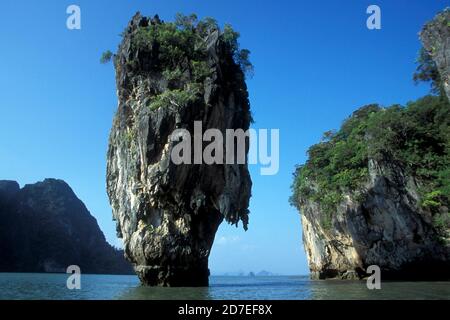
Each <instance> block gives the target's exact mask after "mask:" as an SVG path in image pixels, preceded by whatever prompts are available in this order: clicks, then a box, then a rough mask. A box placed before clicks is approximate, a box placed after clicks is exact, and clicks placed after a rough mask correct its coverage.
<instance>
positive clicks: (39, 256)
mask: <svg viewBox="0 0 450 320" xmlns="http://www.w3.org/2000/svg"><path fill="white" fill-rule="evenodd" d="M123 255H124V254H123V251H122V250H118V249H116V248H114V247H112V246H111V245H110V244H109V243H108V242H107V241H106V239H105V236H104V235H103V233H102V231H101V230H100V228H99V226H98V224H97V221H96V219H95V218H94V217H93V216H92V215H91V214H90V213H89V211H88V209H87V208H86V206H85V205H84V204H83V202H82V201H81V200H80V199H78V198H77V196H76V195H75V193H74V192H73V191H72V189H71V188H70V187H69V185H68V184H67V183H65V182H64V181H62V180H56V179H46V180H45V181H43V182H38V183H36V184H30V185H26V186H25V187H23V188H22V189H21V188H20V186H19V184H18V183H17V182H15V181H4V180H0V272H43V273H47V272H49V273H61V272H66V270H67V267H68V266H70V265H78V266H79V267H80V269H81V272H82V273H88V274H89V273H93V274H133V273H134V272H133V270H132V267H131V265H130V263H128V262H127V261H126V260H125V259H124V256H123Z"/></svg>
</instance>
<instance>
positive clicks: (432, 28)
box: [420, 8, 450, 99]
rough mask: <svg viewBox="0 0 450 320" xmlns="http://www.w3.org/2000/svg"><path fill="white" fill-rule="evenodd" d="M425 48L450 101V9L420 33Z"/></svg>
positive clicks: (439, 15)
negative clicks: (434, 64)
mask: <svg viewBox="0 0 450 320" xmlns="http://www.w3.org/2000/svg"><path fill="white" fill-rule="evenodd" d="M420 38H421V40H422V43H423V46H424V48H425V49H426V50H427V52H428V53H429V54H430V55H431V57H432V58H433V60H434V62H435V63H436V66H437V68H438V70H439V73H440V75H441V79H442V84H443V86H444V90H445V93H446V94H447V97H448V98H449V99H450V76H449V75H450V8H447V9H445V10H444V11H443V12H441V13H440V14H438V15H437V16H436V17H435V18H434V19H433V20H432V21H430V22H429V23H427V24H426V25H425V26H424V27H423V29H422V31H421V32H420Z"/></svg>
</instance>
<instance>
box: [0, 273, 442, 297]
mask: <svg viewBox="0 0 450 320" xmlns="http://www.w3.org/2000/svg"><path fill="white" fill-rule="evenodd" d="M67 277H68V275H65V274H17V273H15V274H1V273H0V299H58V300H66V299H84V300H90V299H101V300H103V299H127V300H129V299H131V300H135V299H158V300H172V299H184V300H205V299H224V300H226V299H245V300H254V299H260V300H265V299H273V300H305V299H450V282H382V285H381V290H368V289H367V287H366V284H365V282H363V281H333V280H330V281H311V280H309V279H308V277H306V276H292V277H289V276H279V277H211V281H210V282H211V285H210V287H209V288H153V287H142V286H140V285H139V281H138V279H137V277H135V276H110V275H82V278H81V290H68V289H67V287H66V280H67Z"/></svg>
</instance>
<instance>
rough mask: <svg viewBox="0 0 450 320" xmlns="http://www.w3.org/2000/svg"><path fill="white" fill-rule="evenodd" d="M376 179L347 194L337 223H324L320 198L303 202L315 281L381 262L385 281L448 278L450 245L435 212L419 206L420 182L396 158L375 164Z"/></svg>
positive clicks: (357, 273) (359, 273) (356, 274)
mask: <svg viewBox="0 0 450 320" xmlns="http://www.w3.org/2000/svg"><path fill="white" fill-rule="evenodd" d="M369 175H370V179H369V181H368V182H367V184H366V185H365V186H364V187H362V188H361V189H362V190H364V192H365V198H364V200H363V201H361V200H359V199H355V198H357V196H356V194H355V193H348V194H345V195H344V199H345V200H344V201H342V202H341V203H340V204H339V206H338V207H337V208H336V211H335V212H334V213H333V218H332V222H331V227H330V228H327V227H324V226H323V224H321V223H320V221H321V219H320V217H321V216H322V215H323V212H322V210H323V209H322V208H321V205H320V202H314V201H310V200H307V199H302V200H301V208H302V210H301V211H302V226H303V243H304V247H305V251H306V254H307V258H308V262H309V266H310V270H311V275H312V278H314V279H326V278H341V279H359V278H363V277H365V276H366V269H367V267H368V266H370V265H378V266H379V267H380V268H381V270H382V279H384V280H386V279H413V280H419V279H448V278H450V274H449V272H448V270H449V267H450V263H449V259H450V255H449V254H450V252H449V247H448V246H446V245H445V244H443V243H442V241H441V240H440V239H439V235H438V231H437V230H436V228H434V227H433V223H432V216H431V215H430V213H428V212H426V211H424V210H421V209H420V207H419V202H420V198H419V194H418V188H419V185H418V183H417V181H416V180H415V179H414V178H413V177H410V176H408V175H406V174H405V173H404V170H403V169H402V168H401V167H399V166H396V165H395V164H394V163H390V162H376V161H373V160H372V161H370V162H369Z"/></svg>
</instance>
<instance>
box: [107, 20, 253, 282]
mask: <svg viewBox="0 0 450 320" xmlns="http://www.w3.org/2000/svg"><path fill="white" fill-rule="evenodd" d="M188 20H189V18H185V19H184V21H185V22H186V21H187V22H186V25H176V24H174V23H165V22H162V21H161V20H160V19H159V18H158V16H155V17H154V18H146V17H143V16H141V15H140V14H139V13H138V14H136V15H135V16H134V17H133V18H132V20H131V21H130V23H129V25H128V27H127V28H126V30H125V31H124V34H123V40H122V42H121V44H120V46H119V49H118V52H117V54H116V55H115V56H114V65H115V69H116V84H117V92H118V99H119V105H118V110H117V113H116V115H115V118H114V122H113V127H112V130H111V133H110V139H109V150H108V157H107V191H108V195H109V198H110V202H111V205H112V209H113V216H114V219H115V220H116V221H117V232H118V235H119V237H121V238H122V239H123V242H124V248H125V256H126V258H127V259H128V260H129V261H131V262H132V263H133V264H134V267H135V271H136V273H137V274H138V276H139V278H140V280H141V282H142V283H143V284H146V285H157V286H206V285H208V276H209V269H208V257H209V254H210V251H211V247H212V244H213V241H214V236H215V233H216V231H217V229H218V227H219V225H220V224H221V222H222V221H223V220H224V219H225V220H226V221H227V222H229V223H232V224H236V225H237V224H238V223H239V222H240V221H241V222H242V224H243V226H244V228H247V224H248V205H249V199H250V193H251V179H250V175H249V172H248V168H247V165H246V164H230V165H222V164H213V165H207V164H180V165H176V164H175V163H174V162H173V161H171V158H170V155H171V151H172V149H173V147H174V145H175V144H176V143H175V142H174V141H173V140H171V138H170V137H171V134H172V132H173V131H174V130H175V129H179V128H183V129H186V130H188V131H189V132H191V133H193V129H194V121H201V123H202V126H203V130H206V129H210V128H215V129H218V130H220V131H221V132H222V133H224V132H225V130H226V129H238V128H240V129H243V130H244V131H245V130H247V129H248V128H249V125H250V122H251V114H250V105H249V100H248V93H247V87H246V84H245V74H244V72H243V70H242V67H241V65H240V64H239V63H238V62H237V61H236V56H235V55H236V53H237V51H236V50H237V48H236V47H235V45H236V42H233V41H234V40H233V39H232V40H233V41H231V42H227V41H229V39H227V38H226V37H225V36H224V35H223V32H221V31H220V30H219V28H218V27H217V25H216V24H215V23H214V22H211V21H209V22H208V23H207V22H199V23H198V24H196V23H191V22H189V21H188ZM246 152H248V148H247V150H246Z"/></svg>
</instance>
